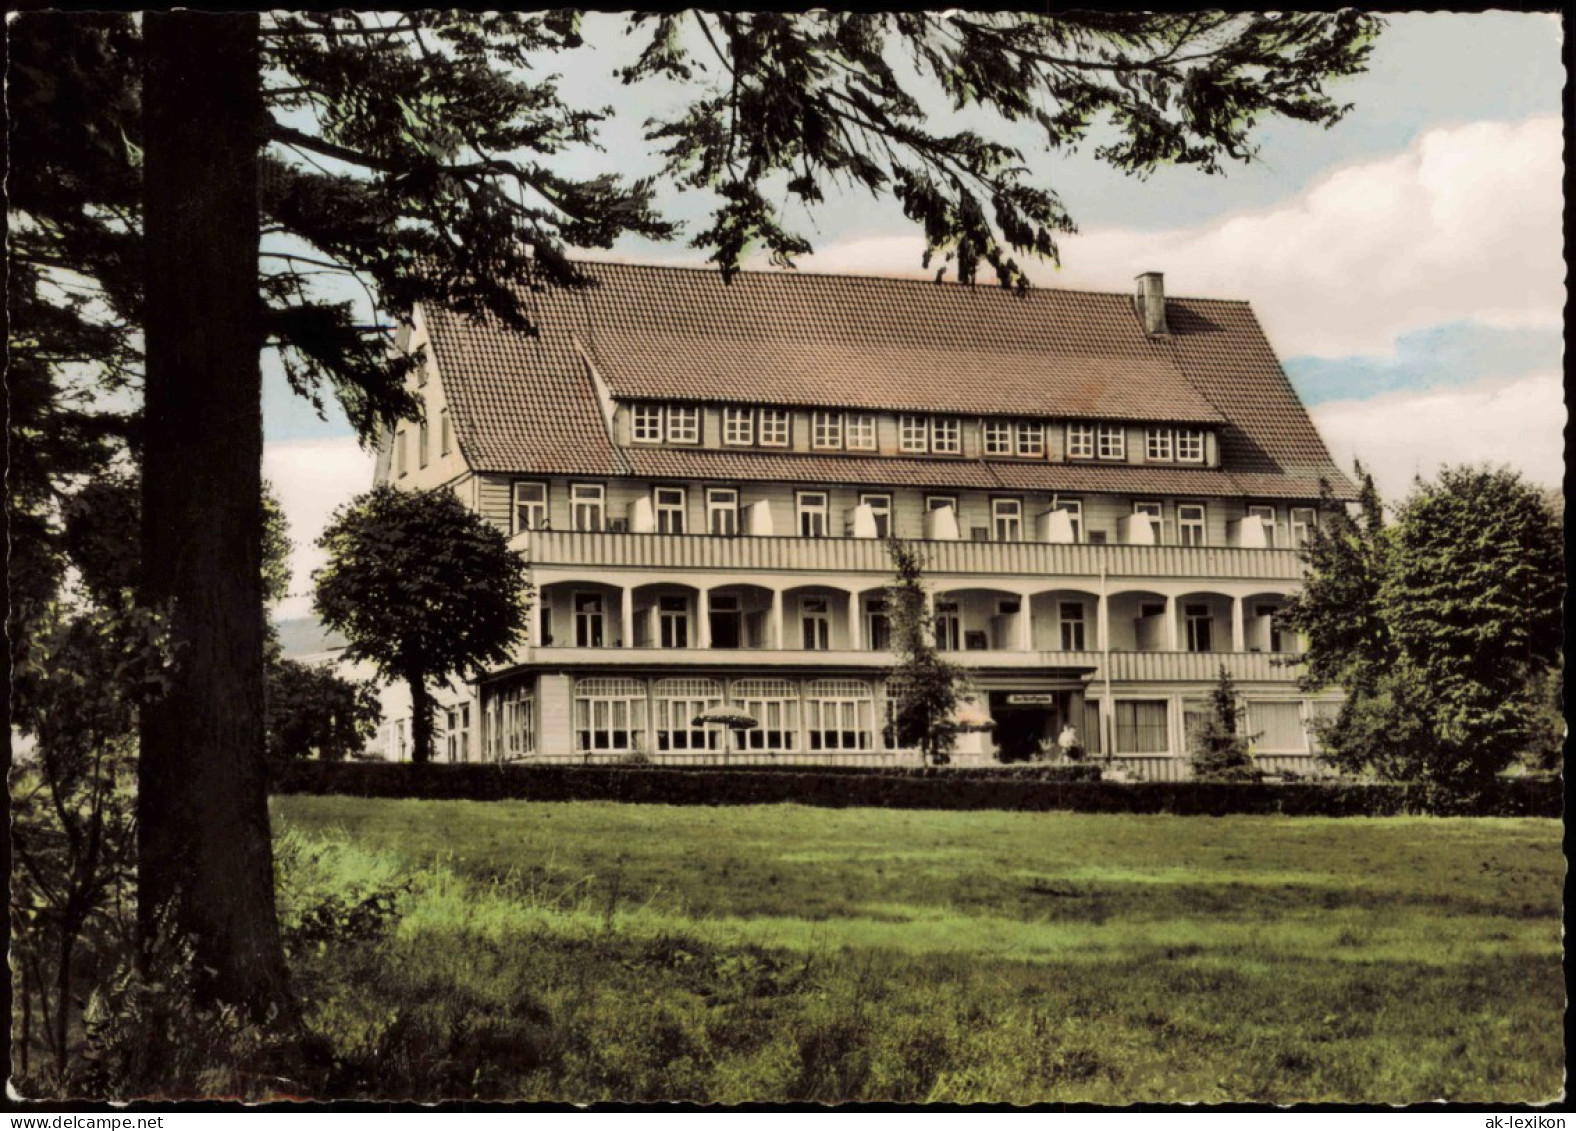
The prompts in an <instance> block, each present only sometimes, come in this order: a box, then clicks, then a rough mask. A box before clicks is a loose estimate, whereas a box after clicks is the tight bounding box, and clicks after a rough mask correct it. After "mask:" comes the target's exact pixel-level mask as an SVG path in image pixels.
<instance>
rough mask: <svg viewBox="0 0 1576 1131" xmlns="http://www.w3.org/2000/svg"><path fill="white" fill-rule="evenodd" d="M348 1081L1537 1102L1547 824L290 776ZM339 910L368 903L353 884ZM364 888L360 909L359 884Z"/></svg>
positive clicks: (516, 1092) (1544, 1016)
mask: <svg viewBox="0 0 1576 1131" xmlns="http://www.w3.org/2000/svg"><path fill="white" fill-rule="evenodd" d="M273 806H274V816H275V825H276V830H277V831H278V834H279V838H280V844H281V858H282V870H283V873H284V876H285V891H286V897H285V907H286V912H285V913H286V917H287V921H288V922H295V921H297V920H298V919H300V917H301V916H303V915H304V914H307V913H308V912H309V909H310V908H312V907H313V906H319V905H321V904H322V902H323V901H324V900H325V899H329V898H330V897H333V896H335V895H336V894H337V895H338V896H339V897H340V898H344V896H345V895H346V893H348V894H349V895H350V896H351V897H352V902H354V899H355V898H360V897H361V896H364V895H366V894H367V893H373V892H377V891H379V890H393V889H394V888H396V887H398V888H399V889H400V890H401V891H402V894H401V895H400V897H399V900H398V910H397V914H396V915H394V916H393V917H391V918H389V919H388V920H387V921H386V922H385V923H383V924H382V928H383V929H382V930H381V931H380V930H378V929H377V924H374V925H373V927H370V928H366V927H365V925H363V928H355V927H354V924H352V928H351V929H348V930H347V933H346V937H347V938H348V939H349V940H350V941H348V942H346V941H344V940H337V941H335V942H333V943H332V945H329V944H324V945H321V946H316V947H313V946H310V945H304V944H300V943H298V944H297V945H296V946H295V948H294V957H293V963H294V972H295V978H296V981H297V985H298V988H299V990H300V991H301V993H302V995H303V997H304V998H305V999H306V1001H307V1010H308V1013H307V1022H308V1025H309V1027H310V1029H311V1030H312V1031H313V1032H314V1033H315V1034H316V1035H317V1038H318V1039H319V1041H320V1042H321V1045H322V1047H323V1049H324V1050H325V1053H327V1052H331V1054H332V1060H333V1070H332V1083H331V1086H332V1088H333V1089H334V1090H335V1091H336V1092H339V1093H341V1094H358V1095H368V1096H378V1097H383V1098H399V1097H422V1098H435V1097H440V1096H447V1097H452V1098H460V1097H470V1096H478V1097H492V1098H504V1097H507V1098H521V1099H571V1100H596V1099H624V1100H656V1099H706V1100H713V1101H718V1102H732V1103H737V1102H744V1101H748V1100H779V1101H782V1100H822V1101H836V1100H858V1099H866V1100H870V1099H891V1100H900V1101H910V1102H918V1101H945V1102H979V1101H999V1102H1016V1103H1028V1102H1037V1101H1047V1102H1094V1103H1107V1104H1121V1103H1130V1102H1135V1101H1204V1102H1211V1101H1214V1102H1220V1101H1229V1100H1257V1101H1269V1102H1277V1103H1288V1102H1295V1101H1298V1100H1323V1101H1343V1100H1344V1101H1370V1102H1410V1101H1424V1100H1432V1099H1451V1100H1478V1101H1485V1102H1487V1101H1498V1102H1509V1101H1518V1100H1547V1099H1551V1098H1554V1097H1555V1096H1557V1095H1558V1094H1559V1091H1560V1089H1561V1086H1562V1078H1563V1065H1564V1050H1563V1046H1562V1028H1561V1020H1562V1011H1563V1004H1562V1003H1563V998H1564V983H1563V979H1562V977H1561V971H1560V945H1561V944H1560V897H1561V884H1562V882H1563V876H1564V867H1565V865H1564V860H1563V857H1562V855H1561V849H1560V825H1559V823H1558V822H1556V821H1544V820H1497V819H1451V820H1444V819H1430V818H1415V819H1414V818H1395V819H1344V820H1332V819H1320V818H1307V819H1280V818H1266V817H1225V818H1177V817H1148V816H1131V815H1124V816H1106V815H1070V814H1056V813H1052V814H1019V813H948V812H896V811H887V810H874V809H849V810H830V809H811V808H801V807H797V806H771V807H732V808H703V807H670V806H625V805H616V804H608V803H593V802H583V803H572V804H538V803H525V802H519V803H507V802H493V803H479V802H434V801H383V800H362V799H352V798H342V797H304V796H302V797H283V798H276V799H275V800H274V802H273ZM349 918H350V919H354V916H350V917H349ZM374 918H376V917H374Z"/></svg>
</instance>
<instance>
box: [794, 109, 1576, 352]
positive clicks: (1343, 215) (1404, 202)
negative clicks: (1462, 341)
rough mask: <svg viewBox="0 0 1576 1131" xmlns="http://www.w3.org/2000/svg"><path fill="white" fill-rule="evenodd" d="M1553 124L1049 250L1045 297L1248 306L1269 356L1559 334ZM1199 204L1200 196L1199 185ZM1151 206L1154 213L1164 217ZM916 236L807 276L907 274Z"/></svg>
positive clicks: (1419, 152)
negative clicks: (1235, 207)
mask: <svg viewBox="0 0 1576 1131" xmlns="http://www.w3.org/2000/svg"><path fill="white" fill-rule="evenodd" d="M1562 177H1563V166H1562V163H1561V136H1560V121H1559V119H1558V118H1556V117H1537V118H1530V119H1528V120H1526V121H1523V122H1520V123H1499V122H1476V123H1471V124H1466V125H1459V126H1450V127H1444V128H1440V129H1436V130H1431V131H1429V132H1428V133H1426V134H1424V135H1423V136H1422V137H1420V138H1419V139H1418V140H1417V141H1416V142H1415V143H1414V144H1413V145H1411V146H1410V147H1409V148H1408V149H1407V150H1406V151H1405V152H1403V153H1400V154H1397V155H1395V156H1393V157H1389V158H1385V159H1383V160H1378V161H1368V162H1363V163H1359V164H1354V165H1348V166H1346V167H1344V168H1341V169H1338V170H1336V171H1335V172H1333V173H1330V174H1327V175H1326V176H1324V177H1323V178H1321V179H1320V180H1318V181H1317V182H1315V183H1314V184H1312V185H1310V186H1309V187H1308V188H1306V189H1304V190H1303V191H1302V192H1301V193H1299V194H1298V195H1297V196H1295V197H1293V198H1291V199H1290V200H1287V201H1284V202H1283V203H1281V204H1278V205H1276V206H1274V207H1271V208H1267V209H1261V210H1257V211H1253V212H1246V213H1239V214H1237V215H1234V216H1228V217H1226V218H1224V219H1222V220H1218V221H1214V222H1211V223H1208V224H1204V225H1199V226H1196V227H1189V228H1176V229H1170V230H1164V229H1162V230H1155V231H1136V230H1131V229H1094V230H1091V231H1088V232H1085V233H1082V234H1079V235H1075V236H1069V237H1066V238H1065V239H1064V240H1063V241H1062V245H1061V246H1062V263H1063V268H1062V270H1061V271H1060V272H1055V271H1053V270H1052V269H1050V268H1049V267H1040V266H1038V265H1036V266H1035V267H1033V268H1031V275H1033V276H1034V277H1035V279H1036V281H1037V282H1039V283H1041V284H1042V285H1051V286H1065V287H1086V288H1092V289H1097V290H1117V291H1126V290H1128V289H1129V288H1130V287H1131V286H1132V280H1133V277H1134V276H1135V275H1137V274H1138V273H1139V272H1141V271H1151V270H1159V271H1164V272H1166V274H1167V287H1168V289H1170V290H1172V291H1173V292H1174V293H1176V294H1186V295H1201V296H1211V297H1221V298H1245V299H1247V300H1249V301H1250V302H1252V303H1253V306H1254V309H1255V310H1256V311H1257V312H1258V314H1259V317H1260V319H1261V320H1262V321H1263V323H1264V327H1265V330H1266V332H1267V333H1268V334H1269V336H1270V340H1271V341H1272V342H1274V343H1275V345H1276V347H1277V349H1278V350H1279V351H1280V353H1281V354H1282V356H1286V357H1293V356H1319V357H1350V356H1354V355H1357V354H1381V355H1388V354H1390V353H1391V352H1392V350H1393V348H1394V346H1395V341H1396V338H1397V337H1398V336H1400V335H1402V334H1405V333H1407V332H1409V331H1413V330H1417V329H1421V328H1423V327H1426V326H1432V325H1437V324H1440V323H1444V322H1461V321H1476V322H1479V323H1484V324H1487V325H1492V326H1501V327H1520V326H1558V325H1559V324H1560V317H1561V309H1562V308H1563V306H1564V273H1565V267H1564V261H1563V259H1562V253H1561V247H1562V237H1561V227H1560V218H1561V209H1562V206H1563V201H1562V195H1561V186H1562ZM1198 191H1201V192H1203V191H1208V189H1207V185H1206V184H1203V183H1201V184H1200V186H1199V189H1198ZM1164 203H1165V201H1164V197H1163V196H1161V195H1158V190H1157V196H1156V207H1157V208H1163V207H1164ZM919 248H920V241H919V238H918V237H917V236H894V237H884V238H882V237H872V238H868V239H860V240H848V241H842V242H840V243H837V244H833V245H830V246H828V247H827V248H825V249H824V250H823V251H821V252H819V253H818V254H816V255H815V256H814V257H813V258H807V259H805V260H804V261H803V264H804V266H805V267H806V268H809V269H811V270H816V271H834V272H866V273H882V274H889V273H900V274H909V275H912V274H917V273H918V263H919Z"/></svg>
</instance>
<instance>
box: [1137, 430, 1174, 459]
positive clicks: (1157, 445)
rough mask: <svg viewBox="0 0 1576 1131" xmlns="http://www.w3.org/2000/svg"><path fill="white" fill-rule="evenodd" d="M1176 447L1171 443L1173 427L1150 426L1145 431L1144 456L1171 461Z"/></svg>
mask: <svg viewBox="0 0 1576 1131" xmlns="http://www.w3.org/2000/svg"><path fill="white" fill-rule="evenodd" d="M1174 450H1175V449H1174V448H1173V446H1172V443H1171V429H1169V428H1149V429H1146V430H1145V431H1144V458H1145V459H1152V460H1163V461H1165V462H1166V463H1170V462H1171V460H1172V459H1173V454H1172V453H1173V452H1174Z"/></svg>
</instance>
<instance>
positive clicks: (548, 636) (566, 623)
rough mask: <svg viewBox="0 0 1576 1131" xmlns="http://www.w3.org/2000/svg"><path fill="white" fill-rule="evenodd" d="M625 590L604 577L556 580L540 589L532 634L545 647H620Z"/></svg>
mask: <svg viewBox="0 0 1576 1131" xmlns="http://www.w3.org/2000/svg"><path fill="white" fill-rule="evenodd" d="M623 600H624V591H623V590H622V589H620V588H619V587H618V586H616V585H608V584H607V583H605V582H601V581H554V582H550V583H548V584H546V585H544V586H542V587H541V589H540V590H539V591H538V596H537V602H536V609H535V616H536V619H537V623H536V625H534V626H533V636H534V638H535V639H536V640H537V641H538V642H539V643H540V645H541V646H542V647H544V648H617V647H621V646H623V644H624V643H625V641H624V639H623V632H622V628H621V620H620V617H621V609H622V606H623Z"/></svg>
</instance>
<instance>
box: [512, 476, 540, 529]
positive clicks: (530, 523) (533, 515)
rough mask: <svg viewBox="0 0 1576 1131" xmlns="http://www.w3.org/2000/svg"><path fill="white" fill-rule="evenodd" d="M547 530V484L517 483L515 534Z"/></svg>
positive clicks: (515, 488)
mask: <svg viewBox="0 0 1576 1131" xmlns="http://www.w3.org/2000/svg"><path fill="white" fill-rule="evenodd" d="M546 529H547V484H546V483H519V482H517V483H515V485H514V533H516V534H518V533H520V531H522V530H546Z"/></svg>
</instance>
